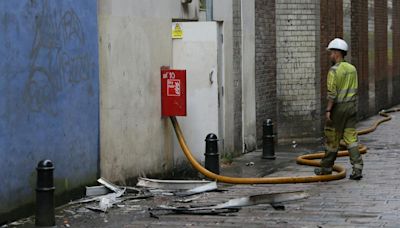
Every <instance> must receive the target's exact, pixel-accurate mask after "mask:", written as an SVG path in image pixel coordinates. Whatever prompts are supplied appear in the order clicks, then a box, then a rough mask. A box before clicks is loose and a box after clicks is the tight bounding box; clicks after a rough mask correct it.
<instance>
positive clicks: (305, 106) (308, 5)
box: [276, 0, 321, 142]
mask: <svg viewBox="0 0 400 228" xmlns="http://www.w3.org/2000/svg"><path fill="white" fill-rule="evenodd" d="M319 10H320V5H319V1H316V0H276V33H277V42H276V43H277V106H278V113H279V116H278V140H279V142H285V141H290V140H294V139H302V140H304V141H309V140H311V139H312V140H314V139H315V138H317V137H319V136H320V135H321V122H320V116H321V111H320V110H321V106H320V88H321V87H320V69H319V67H318V66H319V60H320V57H319V53H320V46H319V45H320V40H319V38H320V37H319V34H320V24H319V19H320V18H319V17H320V14H319Z"/></svg>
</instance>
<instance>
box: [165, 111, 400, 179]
mask: <svg viewBox="0 0 400 228" xmlns="http://www.w3.org/2000/svg"><path fill="white" fill-rule="evenodd" d="M397 111H400V109H392V110H387V111H381V112H380V113H379V115H381V116H383V117H384V118H383V119H381V120H379V121H376V122H375V123H374V124H373V125H372V126H371V127H369V128H367V129H363V130H361V131H358V134H359V135H363V134H368V133H370V132H373V131H375V129H376V128H377V127H378V126H379V125H380V124H381V123H383V122H386V121H389V120H391V116H390V115H388V114H387V113H390V112H397ZM171 122H172V125H173V126H174V129H175V133H176V136H177V138H178V141H179V144H180V145H181V148H182V151H183V153H184V154H185V156H186V158H187V159H188V160H189V162H190V163H191V164H192V166H193V167H194V168H195V169H196V170H197V171H199V172H200V173H201V174H203V175H204V176H206V177H208V178H210V179H213V180H216V181H219V182H224V183H230V184H289V183H310V182H320V181H332V180H339V179H343V178H345V177H346V169H345V167H343V166H342V165H338V164H335V165H334V166H333V170H334V171H336V172H337V173H333V174H331V175H321V176H316V175H313V176H298V177H261V178H255V177H228V176H222V175H218V174H215V173H213V172H210V171H208V170H207V169H206V168H204V167H203V166H202V165H201V164H200V163H199V162H198V161H197V160H196V159H195V158H194V157H193V154H192V153H191V152H190V149H189V147H188V146H187V144H186V141H185V138H184V136H183V133H182V130H181V128H180V126H179V123H178V121H177V120H176V117H175V116H171ZM366 152H367V148H366V147H365V146H364V145H360V153H362V154H364V153H366ZM348 155H349V153H348V151H347V150H345V151H339V153H338V157H343V156H348ZM323 157H324V152H319V153H314V154H306V155H302V156H299V157H298V158H297V159H296V162H297V163H298V164H301V165H309V166H317V167H318V166H320V161H315V160H314V159H321V158H323Z"/></svg>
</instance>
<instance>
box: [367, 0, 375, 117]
mask: <svg viewBox="0 0 400 228" xmlns="http://www.w3.org/2000/svg"><path fill="white" fill-rule="evenodd" d="M374 8H375V7H374V0H368V98H369V99H368V103H369V110H368V115H373V114H375V15H374V14H375V10H374Z"/></svg>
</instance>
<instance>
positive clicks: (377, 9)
mask: <svg viewBox="0 0 400 228" xmlns="http://www.w3.org/2000/svg"><path fill="white" fill-rule="evenodd" d="M374 3H375V4H374V15H375V22H374V25H375V37H376V39H375V111H378V110H381V109H383V108H387V105H388V103H387V101H388V93H387V91H388V87H387V74H388V67H387V66H388V60H387V48H388V45H387V0H375V2H374ZM378 37H379V39H377V38H378Z"/></svg>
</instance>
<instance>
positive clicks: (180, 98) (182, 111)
mask: <svg viewBox="0 0 400 228" xmlns="http://www.w3.org/2000/svg"><path fill="white" fill-rule="evenodd" d="M161 115H162V116H186V70H174V69H168V70H161Z"/></svg>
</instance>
